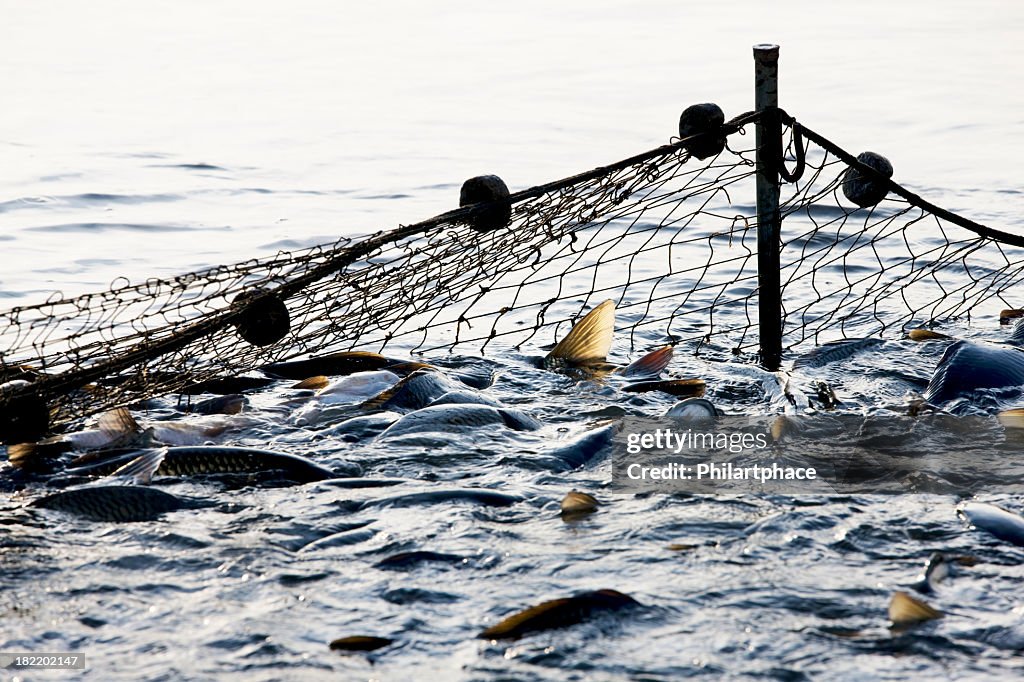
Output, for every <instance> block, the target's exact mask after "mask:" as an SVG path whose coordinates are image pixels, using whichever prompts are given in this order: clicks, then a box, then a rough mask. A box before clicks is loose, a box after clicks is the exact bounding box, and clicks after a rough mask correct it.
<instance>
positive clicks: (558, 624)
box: [478, 590, 639, 639]
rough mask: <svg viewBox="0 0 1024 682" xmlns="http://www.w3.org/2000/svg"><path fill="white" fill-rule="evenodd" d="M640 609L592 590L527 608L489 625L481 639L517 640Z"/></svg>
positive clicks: (621, 598) (618, 597)
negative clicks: (601, 615)
mask: <svg viewBox="0 0 1024 682" xmlns="http://www.w3.org/2000/svg"><path fill="white" fill-rule="evenodd" d="M636 605H639V602H638V601H636V600H635V599H633V598H632V597H630V596H629V595H626V594H623V593H622V592H618V591H616V590H595V591H593V592H583V593H581V594H577V595H574V596H572V597H564V598H562V599H552V600H551V601H546V602H543V603H542V604H538V605H537V606H533V607H530V608H528V609H525V610H523V611H520V612H519V613H516V614H513V615H511V616H509V617H508V618H505V619H504V620H502V621H501V622H499V623H497V624H496V625H492V626H491V627H489V628H487V629H486V630H484V631H483V632H481V633H480V634H479V635H478V637H479V638H480V639H517V638H519V637H522V636H523V635H526V634H529V633H531V632H540V631H543V630H553V629H556V628H564V627H568V626H570V625H575V624H576V623H581V622H583V621H585V620H587V619H588V618H590V617H592V616H594V615H596V614H597V613H600V612H609V611H617V610H619V609H622V608H625V607H628V606H636Z"/></svg>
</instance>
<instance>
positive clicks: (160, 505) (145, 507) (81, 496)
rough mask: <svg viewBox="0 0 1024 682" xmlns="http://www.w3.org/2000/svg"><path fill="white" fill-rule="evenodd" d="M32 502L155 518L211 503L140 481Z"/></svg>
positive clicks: (109, 516)
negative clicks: (136, 483)
mask: <svg viewBox="0 0 1024 682" xmlns="http://www.w3.org/2000/svg"><path fill="white" fill-rule="evenodd" d="M29 506H31V507H38V508H42V509H52V510H55V511H61V512H65V513H68V514H74V515H75V516H81V517H84V518H87V519H91V520H93V521H120V522H128V521H152V520H154V519H156V518H158V517H160V516H161V515H162V514H165V513H167V512H170V511H176V510H178V509H190V508H196V507H202V506H210V505H208V504H205V503H201V502H198V501H195V500H186V499H183V498H180V497H175V496H174V495H171V494H170V493H165V492H164V491H162V490H157V489H155V488H147V487H144V486H137V485H101V486H86V487H83V488H75V489H73V490H65V491H62V492H59V493H55V494H53V495H47V496H46V497H42V498H39V499H38V500H34V501H33V502H32V503H31V504H30V505H29Z"/></svg>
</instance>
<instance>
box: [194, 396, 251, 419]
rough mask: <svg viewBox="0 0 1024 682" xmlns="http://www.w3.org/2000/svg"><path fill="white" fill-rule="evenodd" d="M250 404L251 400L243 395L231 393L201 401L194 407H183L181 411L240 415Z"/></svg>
mask: <svg viewBox="0 0 1024 682" xmlns="http://www.w3.org/2000/svg"><path fill="white" fill-rule="evenodd" d="M248 402H249V399H248V398H246V397H245V396H244V395H242V394H241V393H229V394H227V395H220V396H217V397H216V398H207V399H206V400H201V401H199V402H198V403H195V404H194V405H192V404H186V405H182V406H181V408H180V409H181V411H182V412H188V413H190V414H238V413H239V412H241V411H242V409H243V408H244V407H245V406H246V405H247V404H248Z"/></svg>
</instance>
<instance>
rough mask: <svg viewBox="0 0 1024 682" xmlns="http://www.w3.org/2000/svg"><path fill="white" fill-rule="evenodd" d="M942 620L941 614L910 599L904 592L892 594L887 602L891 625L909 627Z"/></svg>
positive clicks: (915, 599)
mask: <svg viewBox="0 0 1024 682" xmlns="http://www.w3.org/2000/svg"><path fill="white" fill-rule="evenodd" d="M936 618H942V612H941V611H939V610H937V609H934V608H932V607H931V606H928V604H925V603H924V602H923V601H921V600H920V599H917V598H915V597H911V596H910V595H909V594H907V593H906V592H902V591H899V592H894V593H893V595H892V600H891V601H890V602H889V620H890V621H891V622H892V624H893V625H909V624H911V623H923V622H925V621H928V620H934V619H936Z"/></svg>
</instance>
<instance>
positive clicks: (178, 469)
mask: <svg viewBox="0 0 1024 682" xmlns="http://www.w3.org/2000/svg"><path fill="white" fill-rule="evenodd" d="M153 459H159V461H158V463H157V465H156V466H155V467H154V473H156V474H158V475H160V476H195V475H200V474H231V473H238V474H249V473H260V472H265V471H280V472H282V473H283V474H284V476H285V477H286V478H288V479H289V480H292V481H297V482H299V483H311V482H314V481H323V480H327V479H330V478H337V477H338V475H337V474H335V473H334V472H333V471H331V470H330V469H327V468H326V467H322V466H320V465H319V464H317V463H316V462H313V461H311V460H308V459H306V458H305V457H299V456H298V455H289V454H286V453H283V452H273V451H271V450H260V449H256V448H244V447H229V446H194V447H172V448H161V449H159V450H152V451H149V452H147V453H143V454H142V455H139V453H138V452H135V453H132V454H129V455H121V456H118V457H114V458H111V459H107V460H103V461H101V462H98V463H95V464H90V465H87V466H81V467H76V468H71V469H68V470H67V473H68V474H72V475H83V476H108V475H117V476H124V475H134V474H135V473H136V471H138V470H139V469H141V468H143V467H145V466H146V465H147V464H148V463H149V462H151V461H152V460H153ZM133 465H134V466H133ZM129 467H131V468H129Z"/></svg>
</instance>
